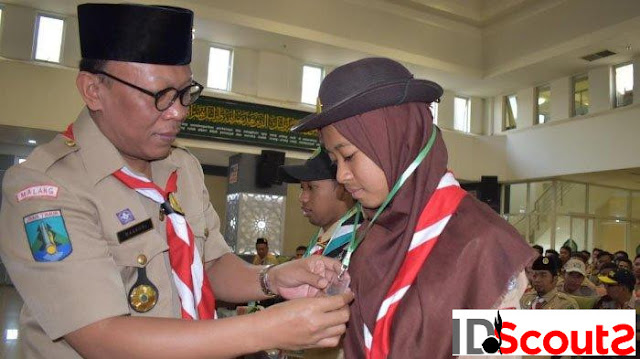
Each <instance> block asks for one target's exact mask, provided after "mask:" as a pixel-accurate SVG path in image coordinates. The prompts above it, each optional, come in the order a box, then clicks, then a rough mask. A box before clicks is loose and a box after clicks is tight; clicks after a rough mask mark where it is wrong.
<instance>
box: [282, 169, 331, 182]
mask: <svg viewBox="0 0 640 359" xmlns="http://www.w3.org/2000/svg"><path fill="white" fill-rule="evenodd" d="M280 178H281V179H282V181H283V182H287V183H299V182H301V181H305V182H310V181H322V180H327V179H334V177H331V176H329V175H328V174H326V173H321V172H319V171H316V170H315V169H313V168H311V167H309V166H305V165H290V166H280Z"/></svg>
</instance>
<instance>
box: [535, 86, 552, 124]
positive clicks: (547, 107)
mask: <svg viewBox="0 0 640 359" xmlns="http://www.w3.org/2000/svg"><path fill="white" fill-rule="evenodd" d="M536 93H537V96H536V97H537V98H538V106H537V109H538V116H537V118H538V123H539V124H540V123H547V122H549V121H550V120H551V86H549V85H545V86H539V87H537V88H536Z"/></svg>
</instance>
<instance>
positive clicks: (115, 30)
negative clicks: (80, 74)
mask: <svg viewBox="0 0 640 359" xmlns="http://www.w3.org/2000/svg"><path fill="white" fill-rule="evenodd" d="M78 25H79V30H80V48H81V52H82V58H84V59H91V60H115V61H126V62H139V63H146V64H158V65H188V64H189V63H191V43H192V32H191V29H192V27H193V12H192V11H191V10H188V9H183V8H178V7H169V6H148V5H137V4H82V5H79V6H78Z"/></svg>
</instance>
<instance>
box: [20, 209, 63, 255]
mask: <svg viewBox="0 0 640 359" xmlns="http://www.w3.org/2000/svg"><path fill="white" fill-rule="evenodd" d="M23 220H24V229H25V232H26V233H27V241H28V242H29V248H30V249H31V254H32V255H33V258H34V259H35V260H36V261H38V262H57V261H61V260H63V259H64V258H66V257H67V256H68V255H69V254H71V252H72V251H73V248H72V247H71V240H70V239H69V232H68V231H67V227H66V226H65V224H64V218H62V211H61V210H59V209H56V210H50V211H43V212H38V213H33V214H30V215H28V216H26V217H24V219H23Z"/></svg>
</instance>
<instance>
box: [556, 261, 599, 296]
mask: <svg viewBox="0 0 640 359" xmlns="http://www.w3.org/2000/svg"><path fill="white" fill-rule="evenodd" d="M586 275H587V272H586V266H585V264H584V262H582V261H581V260H579V259H577V258H571V259H569V260H568V261H567V263H566V264H565V265H564V278H558V284H557V285H556V288H557V289H558V291H559V292H562V293H567V294H571V295H575V296H579V297H595V296H597V295H598V294H597V292H596V286H595V285H594V284H593V283H591V281H590V280H589V279H587V278H586Z"/></svg>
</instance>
